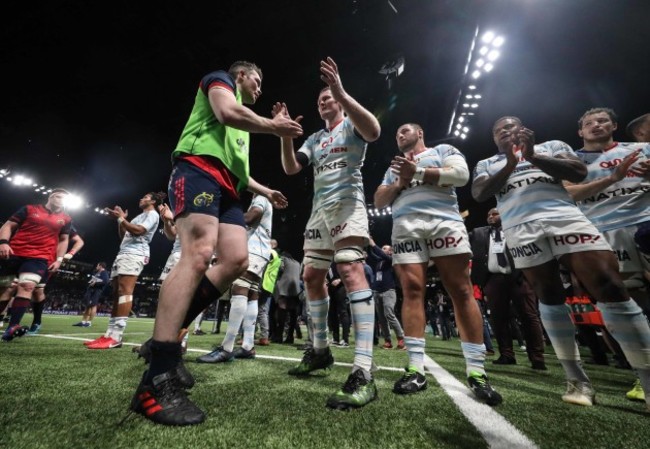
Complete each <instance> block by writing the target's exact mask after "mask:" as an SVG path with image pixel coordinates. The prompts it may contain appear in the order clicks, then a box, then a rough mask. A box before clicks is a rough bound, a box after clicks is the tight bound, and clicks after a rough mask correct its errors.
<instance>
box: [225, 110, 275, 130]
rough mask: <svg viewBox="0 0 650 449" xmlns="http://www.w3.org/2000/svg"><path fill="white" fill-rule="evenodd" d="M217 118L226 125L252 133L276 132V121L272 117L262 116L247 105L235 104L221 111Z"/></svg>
mask: <svg viewBox="0 0 650 449" xmlns="http://www.w3.org/2000/svg"><path fill="white" fill-rule="evenodd" d="M217 119H218V120H219V121H220V122H221V123H223V124H224V125H226V126H229V127H231V128H236V129H241V130H242V131H248V132H251V133H261V134H274V133H275V123H273V121H272V120H271V119H268V118H265V117H260V116H259V115H257V114H256V113H254V112H253V111H251V110H250V109H248V108H247V107H246V106H241V105H239V104H235V105H233V106H232V107H230V108H227V109H225V110H223V111H221V113H220V114H218V115H217Z"/></svg>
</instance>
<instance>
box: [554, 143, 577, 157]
mask: <svg viewBox="0 0 650 449" xmlns="http://www.w3.org/2000/svg"><path fill="white" fill-rule="evenodd" d="M548 148H549V149H550V151H551V155H552V156H553V157H555V156H558V155H560V154H573V155H574V156H575V154H576V153H575V151H573V148H571V147H570V146H569V145H568V144H566V143H564V142H562V141H561V140H552V141H550V142H549V145H548Z"/></svg>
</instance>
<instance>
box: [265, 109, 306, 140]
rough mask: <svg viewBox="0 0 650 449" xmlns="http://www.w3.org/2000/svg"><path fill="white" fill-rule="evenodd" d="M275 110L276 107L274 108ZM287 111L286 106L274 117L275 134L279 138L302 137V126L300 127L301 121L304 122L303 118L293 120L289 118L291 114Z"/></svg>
mask: <svg viewBox="0 0 650 449" xmlns="http://www.w3.org/2000/svg"><path fill="white" fill-rule="evenodd" d="M274 109H275V106H274ZM283 110H284V111H286V105H285V106H284V107H282V108H281V109H280V111H279V112H278V113H277V114H276V115H274V116H273V119H272V121H273V124H274V129H275V131H274V134H275V135H276V136H278V137H291V138H294V137H299V136H302V126H301V125H300V120H302V116H300V117H296V119H295V120H292V119H291V117H289V112H288V111H287V112H286V115H285V112H283Z"/></svg>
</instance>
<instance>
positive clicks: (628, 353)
mask: <svg viewBox="0 0 650 449" xmlns="http://www.w3.org/2000/svg"><path fill="white" fill-rule="evenodd" d="M562 262H563V263H566V264H567V266H568V267H569V268H570V269H571V270H572V271H573V272H574V273H575V275H576V277H577V278H578V279H579V280H580V282H582V284H583V285H584V286H585V288H586V289H587V291H589V293H590V294H591V295H592V296H593V297H594V298H595V299H596V301H597V302H598V306H599V308H600V310H601V313H602V315H603V320H604V321H605V326H606V327H607V330H609V332H610V333H611V334H612V336H613V337H614V338H615V339H616V341H617V342H618V343H619V344H620V345H621V349H622V350H623V353H624V354H625V357H627V360H628V361H629V362H630V365H632V368H634V369H635V370H636V371H637V374H638V375H639V379H640V380H641V385H642V386H643V390H644V392H645V395H646V401H647V403H648V406H650V326H649V325H648V321H647V319H646V318H645V315H644V314H643V311H642V310H641V308H640V307H639V306H638V305H637V304H636V303H635V302H634V300H632V299H630V295H629V293H628V292H627V289H626V288H625V286H624V284H623V280H622V279H621V276H620V275H619V273H618V263H617V261H616V257H615V256H614V254H613V253H611V252H609V251H586V252H582V253H577V254H567V255H565V256H563V258H562Z"/></svg>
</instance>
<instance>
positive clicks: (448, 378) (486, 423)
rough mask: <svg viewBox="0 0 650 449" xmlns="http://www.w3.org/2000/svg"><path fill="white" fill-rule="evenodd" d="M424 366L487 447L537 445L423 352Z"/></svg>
mask: <svg viewBox="0 0 650 449" xmlns="http://www.w3.org/2000/svg"><path fill="white" fill-rule="evenodd" d="M424 367H425V368H426V369H427V371H429V372H430V373H431V374H432V375H433V377H434V378H435V379H436V381H437V382H438V383H439V384H440V386H441V387H442V389H443V390H444V391H445V393H447V395H448V396H449V397H450V398H451V400H452V401H453V402H454V403H455V404H456V406H457V407H458V408H459V409H460V411H461V413H462V414H463V415H465V417H466V418H467V420H468V421H469V422H470V423H471V424H472V425H473V426H474V427H476V430H478V431H479V433H480V434H481V436H482V437H483V438H484V439H485V441H486V442H487V443H488V446H489V447H491V448H495V449H510V448H517V449H520V448H529V449H537V445H536V444H535V443H534V442H533V441H531V440H530V439H529V438H528V437H527V436H526V435H524V434H523V433H521V432H520V431H519V430H517V428H516V427H515V426H513V425H512V424H510V422H508V421H507V420H506V419H505V418H504V417H503V416H501V415H500V414H499V413H497V412H496V411H495V409H493V408H492V407H490V406H489V405H486V404H483V403H481V402H478V401H477V400H476V399H474V397H473V394H472V392H471V391H470V390H469V388H468V387H466V386H465V385H464V384H463V383H461V382H460V381H459V380H458V379H456V378H455V377H454V376H452V375H451V374H450V373H449V372H448V371H447V370H445V369H444V368H443V367H441V366H440V365H438V364H437V363H436V362H435V361H434V360H433V359H432V358H431V357H429V356H428V355H425V356H424ZM505 400H507V398H506V399H505Z"/></svg>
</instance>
